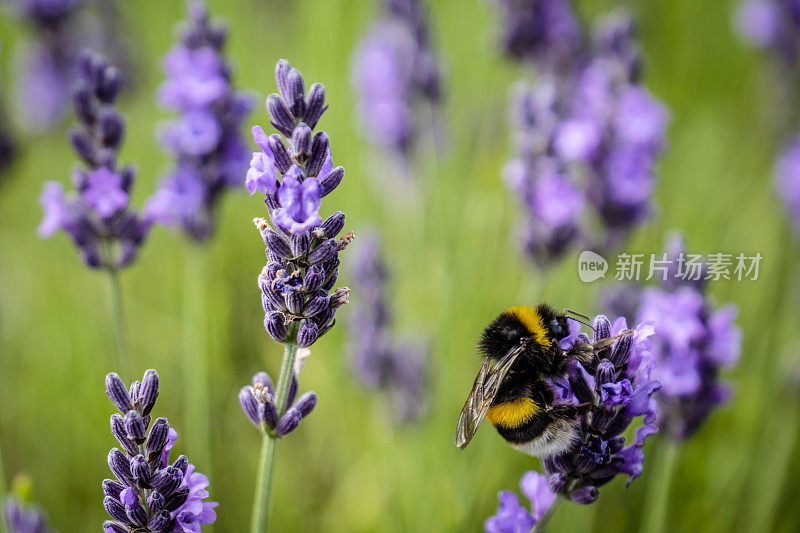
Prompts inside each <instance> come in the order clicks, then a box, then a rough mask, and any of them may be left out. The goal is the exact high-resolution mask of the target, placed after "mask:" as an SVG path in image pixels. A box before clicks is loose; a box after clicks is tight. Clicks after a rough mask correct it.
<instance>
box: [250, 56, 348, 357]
mask: <svg viewBox="0 0 800 533" xmlns="http://www.w3.org/2000/svg"><path fill="white" fill-rule="evenodd" d="M275 76H276V78H277V81H278V88H279V89H280V94H271V95H270V96H269V97H268V98H267V108H268V110H269V112H270V115H271V117H272V125H273V126H274V127H275V128H276V129H277V130H278V131H280V132H281V133H282V134H283V135H284V136H285V138H286V142H288V145H289V147H288V148H287V146H286V142H284V139H282V138H281V136H280V135H277V134H273V135H271V136H267V134H266V133H264V130H263V129H262V128H261V126H254V127H253V136H254V138H255V142H256V144H258V146H259V147H260V148H261V152H256V153H254V154H253V159H252V160H251V162H250V170H248V172H247V176H246V180H245V181H246V186H247V188H248V190H249V191H250V193H251V194H254V193H255V192H256V191H258V192H261V193H264V194H265V195H266V201H265V203H266V205H267V209H268V210H269V217H270V220H271V221H272V226H273V227H270V224H269V223H268V222H267V220H265V219H263V218H256V219H255V220H254V223H255V225H256V227H257V228H258V230H259V232H260V233H261V236H262V238H263V239H264V242H265V243H266V245H267V258H268V262H267V264H266V266H265V267H264V269H263V270H262V271H261V275H260V276H259V285H260V287H261V291H262V295H261V301H262V305H263V307H264V312H265V313H266V317H265V319H264V325H265V327H266V329H267V332H269V334H270V335H271V336H272V338H274V339H275V340H277V341H278V342H287V343H288V342H291V343H294V342H296V343H297V344H298V345H299V346H301V347H306V346H311V345H312V344H313V343H314V342H315V341H316V340H317V339H318V338H319V337H321V336H322V335H323V334H324V333H325V332H327V331H328V330H329V329H330V328H331V327H333V324H334V323H335V319H334V315H335V314H336V310H337V309H338V308H339V307H340V306H342V305H343V304H346V303H347V297H348V295H349V294H350V289H348V288H347V287H342V288H339V289H336V290H335V291H334V290H333V286H334V284H335V283H336V279H337V277H338V275H339V252H340V251H342V250H344V249H345V248H346V247H347V245H348V244H349V243H350V242H351V240H352V239H353V233H352V232H350V233H347V234H345V235H344V236H342V237H340V238H339V239H338V240H337V238H336V236H337V235H338V234H339V233H340V232H341V231H342V228H343V227H344V221H345V216H344V213H342V212H341V211H337V212H336V213H334V214H333V215H331V216H330V217H328V218H327V219H326V220H325V221H324V222H323V221H322V219H321V218H320V215H319V208H320V205H321V200H322V198H323V197H325V196H327V195H328V194H330V193H331V192H332V191H333V190H334V189H335V188H336V187H337V186H338V185H339V183H341V181H342V178H343V177H344V169H343V168H342V167H336V168H334V167H333V159H332V156H331V150H330V147H329V141H328V135H327V134H326V133H325V132H324V131H320V132H317V133H316V134H314V135H313V136H312V130H313V129H314V127H315V126H316V125H317V121H318V120H319V118H320V117H321V116H322V113H324V112H325V110H326V109H327V106H326V105H325V87H324V86H323V85H321V84H319V83H315V84H313V85H312V86H311V87H310V88H309V90H308V95H306V94H305V82H304V80H303V76H302V75H301V74H300V72H299V71H298V70H296V69H294V68H292V66H291V65H290V64H289V62H288V61H286V60H285V59H282V60H280V61H279V62H278V64H277V66H276V67H275ZM279 173H280V175H281V177H280V179H279V177H278V175H279Z"/></svg>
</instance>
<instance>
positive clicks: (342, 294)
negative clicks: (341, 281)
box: [330, 287, 350, 309]
mask: <svg viewBox="0 0 800 533" xmlns="http://www.w3.org/2000/svg"><path fill="white" fill-rule="evenodd" d="M349 297H350V288H349V287H339V288H338V289H336V291H335V292H334V293H333V294H332V295H331V299H330V306H331V309H336V308H337V307H341V306H343V305H345V304H349V303H350V300H348V298H349Z"/></svg>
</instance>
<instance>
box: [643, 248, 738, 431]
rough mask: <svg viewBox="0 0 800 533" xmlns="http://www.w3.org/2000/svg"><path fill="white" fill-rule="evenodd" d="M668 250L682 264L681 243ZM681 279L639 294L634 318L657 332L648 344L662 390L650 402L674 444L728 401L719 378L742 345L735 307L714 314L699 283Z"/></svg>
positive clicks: (674, 276)
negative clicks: (653, 404) (656, 405)
mask: <svg viewBox="0 0 800 533" xmlns="http://www.w3.org/2000/svg"><path fill="white" fill-rule="evenodd" d="M669 249H670V252H671V254H672V256H673V257H674V258H675V260H676V263H677V264H682V263H681V260H682V259H681V258H685V256H686V254H685V251H684V250H685V246H684V244H683V241H682V240H681V239H680V238H678V237H676V238H673V240H672V242H671V243H670V245H669ZM704 270H705V269H702V270H701V271H704ZM683 274H685V272H677V271H676V272H674V273H673V278H672V279H671V280H668V281H667V282H665V283H663V286H662V287H648V288H645V289H644V290H643V291H642V295H641V300H640V304H639V310H638V314H637V318H638V319H640V320H646V321H649V322H652V323H654V324H655V325H656V327H657V328H658V335H656V336H655V337H654V338H653V343H652V353H653V357H654V358H655V361H656V362H657V366H656V370H655V376H656V377H657V379H659V380H660V381H661V383H662V384H663V387H662V389H661V391H660V392H659V394H658V395H657V396H656V399H657V400H658V419H659V421H658V425H659V427H661V428H663V429H664V431H665V432H666V433H667V435H668V436H670V437H671V438H673V439H678V440H682V439H687V438H689V437H691V436H692V435H693V434H694V433H695V432H696V431H697V430H698V429H699V428H700V426H701V425H702V424H703V422H704V421H705V420H706V418H707V417H708V416H709V415H710V414H711V412H713V410H714V409H715V408H717V407H718V406H719V405H721V404H722V403H724V402H725V401H726V400H727V399H728V397H729V396H730V391H729V389H728V387H726V386H725V385H724V384H722V383H720V382H719V373H720V371H721V370H722V369H724V368H730V367H732V366H733V365H735V364H736V362H737V361H738V359H739V355H740V351H741V343H742V333H741V331H740V330H739V328H738V327H737V326H736V324H735V322H734V321H735V318H736V307H735V306H733V305H727V306H724V307H719V308H716V309H715V308H714V306H713V305H712V302H711V300H710V298H709V297H708V296H707V295H706V294H705V283H703V282H697V281H695V280H691V279H687V280H683V279H682V277H679V276H683Z"/></svg>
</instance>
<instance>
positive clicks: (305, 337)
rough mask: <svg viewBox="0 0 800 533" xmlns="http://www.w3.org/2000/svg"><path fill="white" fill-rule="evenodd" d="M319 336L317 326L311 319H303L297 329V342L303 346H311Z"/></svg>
mask: <svg viewBox="0 0 800 533" xmlns="http://www.w3.org/2000/svg"><path fill="white" fill-rule="evenodd" d="M317 337H319V328H318V327H317V325H316V324H315V323H314V322H312V321H311V320H304V321H303V323H302V324H301V325H300V329H299V330H298V331H297V344H298V345H300V346H301V347H303V348H306V347H308V346H311V345H312V344H314V341H316V340H317Z"/></svg>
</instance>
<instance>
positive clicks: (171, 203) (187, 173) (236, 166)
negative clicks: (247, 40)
mask: <svg viewBox="0 0 800 533" xmlns="http://www.w3.org/2000/svg"><path fill="white" fill-rule="evenodd" d="M225 38H226V30H225V27H224V26H222V25H221V24H217V23H212V22H211V21H210V20H209V17H208V13H207V10H206V7H205V4H204V3H203V2H201V1H194V2H192V3H190V4H189V22H188V23H187V24H186V25H185V27H183V29H182V31H181V39H180V42H179V43H178V44H177V45H176V46H175V47H174V48H173V49H172V50H171V51H170V52H169V54H168V55H167V57H166V59H165V61H164V70H165V71H166V74H167V79H166V81H165V82H164V83H163V84H162V85H161V89H160V100H161V104H162V105H163V106H164V107H166V108H168V109H172V110H175V111H177V112H178V113H179V116H178V118H175V119H173V120H170V121H169V122H167V124H165V125H164V127H163V128H162V130H161V141H162V143H163V144H164V146H166V147H167V148H168V149H169V150H170V151H171V152H172V153H173V154H174V157H175V166H174V168H173V170H172V171H171V172H170V173H169V174H168V175H167V176H166V177H165V178H164V179H163V180H162V182H161V186H160V188H159V190H158V191H156V192H155V193H154V194H153V196H152V197H151V198H150V199H149V200H148V202H147V206H146V207H145V210H144V217H145V219H146V220H147V221H148V222H157V223H161V224H164V225H167V226H180V227H181V228H182V229H183V231H184V232H185V233H186V234H187V235H188V236H189V237H191V238H192V239H194V240H195V241H197V242H203V241H205V240H207V239H209V238H210V237H211V235H212V234H213V231H214V226H215V223H216V221H215V218H216V211H217V208H218V205H219V201H220V199H221V198H222V194H223V193H224V192H225V191H226V190H228V189H231V188H233V187H239V186H241V185H242V178H243V175H244V171H245V169H247V164H248V161H249V159H250V153H249V150H248V148H247V145H246V144H245V142H244V140H243V138H242V136H241V135H240V134H239V130H240V129H241V124H242V122H243V121H244V119H245V118H246V117H247V115H248V114H249V112H250V110H251V108H252V98H251V97H250V95H248V94H245V93H243V92H240V91H236V90H234V88H233V84H232V80H231V68H230V66H229V65H228V64H227V62H226V61H225V59H224V57H223V56H222V51H223V47H224V44H225Z"/></svg>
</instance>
